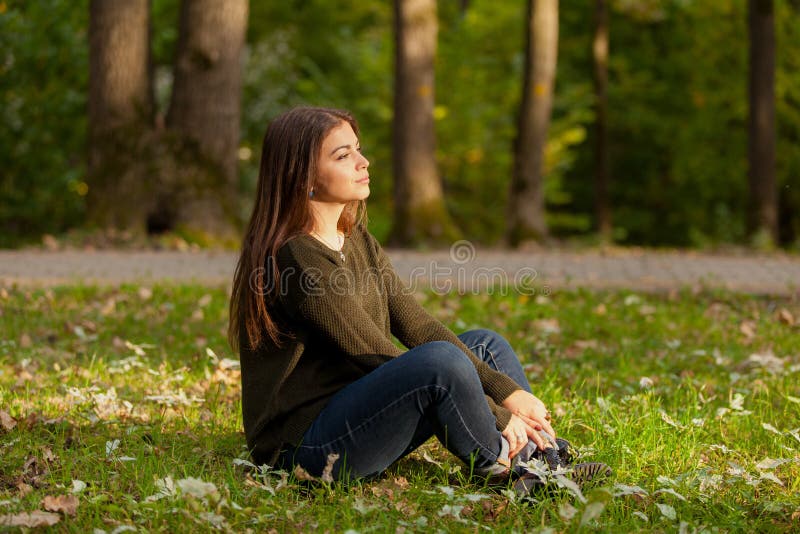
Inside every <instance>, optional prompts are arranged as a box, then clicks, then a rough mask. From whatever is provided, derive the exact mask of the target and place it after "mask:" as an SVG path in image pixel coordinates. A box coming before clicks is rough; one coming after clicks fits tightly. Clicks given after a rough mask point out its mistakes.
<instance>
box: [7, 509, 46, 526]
mask: <svg viewBox="0 0 800 534" xmlns="http://www.w3.org/2000/svg"><path fill="white" fill-rule="evenodd" d="M59 521H61V516H60V515H58V514H53V513H50V512H42V511H41V510H36V511H35V512H30V513H28V512H22V513H19V514H9V515H0V525H2V526H4V527H28V528H34V527H51V526H53V525H55V524H56V523H58V522H59Z"/></svg>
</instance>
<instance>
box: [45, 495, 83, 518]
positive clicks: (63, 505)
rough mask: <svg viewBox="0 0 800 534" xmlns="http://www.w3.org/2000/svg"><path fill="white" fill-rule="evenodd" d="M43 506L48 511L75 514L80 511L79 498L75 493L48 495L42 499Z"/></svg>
mask: <svg viewBox="0 0 800 534" xmlns="http://www.w3.org/2000/svg"><path fill="white" fill-rule="evenodd" d="M42 508H44V509H45V510H47V511H48V512H61V513H63V514H65V515H75V514H76V513H77V511H78V498H77V497H76V496H75V495H59V496H57V497H53V496H52V495H47V496H46V497H45V498H44V499H42Z"/></svg>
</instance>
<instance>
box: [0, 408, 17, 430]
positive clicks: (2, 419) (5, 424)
mask: <svg viewBox="0 0 800 534" xmlns="http://www.w3.org/2000/svg"><path fill="white" fill-rule="evenodd" d="M15 426H17V420H16V419H14V418H13V417H11V416H10V415H8V412H6V411H4V410H0V428H2V429H3V430H5V431H6V432H11V431H12V430H13V429H14V427H15Z"/></svg>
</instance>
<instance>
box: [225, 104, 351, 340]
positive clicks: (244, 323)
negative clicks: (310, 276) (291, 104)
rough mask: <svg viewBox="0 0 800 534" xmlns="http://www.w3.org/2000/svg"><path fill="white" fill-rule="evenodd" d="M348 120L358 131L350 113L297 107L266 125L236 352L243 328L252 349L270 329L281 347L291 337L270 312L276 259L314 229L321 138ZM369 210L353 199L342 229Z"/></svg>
mask: <svg viewBox="0 0 800 534" xmlns="http://www.w3.org/2000/svg"><path fill="white" fill-rule="evenodd" d="M343 122H347V123H349V124H350V126H351V127H352V128H353V131H354V132H355V134H356V135H358V124H357V123H356V120H355V119H354V118H353V116H352V115H350V113H348V112H347V111H343V110H338V109H328V108H316V107H299V108H294V109H292V110H289V111H287V112H285V113H283V114H282V115H280V116H278V117H277V118H275V119H274V120H273V121H272V122H271V123H270V124H269V126H268V127H267V133H266V134H265V135H264V143H263V145H262V148H261V165H260V168H259V173H258V186H257V188H256V199H255V205H254V206H253V213H252V214H251V215H250V222H249V223H248V224H247V229H246V230H245V234H244V238H243V239H242V253H241V255H240V256H239V262H238V263H237V265H236V272H235V273H234V276H233V288H232V292H231V302H230V322H229V323H228V341H229V342H230V344H231V346H232V347H233V348H234V350H237V349H239V348H240V347H239V337H240V335H242V334H244V331H243V329H245V330H246V334H247V342H248V343H249V345H250V347H251V348H256V347H257V346H258V345H259V344H260V343H261V342H262V341H263V340H264V334H265V333H266V334H267V335H268V336H269V338H270V339H271V340H272V341H273V342H274V343H275V344H276V345H280V344H281V338H282V337H283V336H284V335H289V336H291V332H281V330H280V325H278V324H277V323H276V321H275V318H274V317H272V316H271V315H270V312H269V304H270V303H271V302H272V301H273V300H274V299H275V297H276V292H277V289H278V286H279V284H277V283H273V281H277V280H280V273H279V272H278V266H277V263H276V262H275V261H274V258H276V254H277V252H278V250H279V249H280V248H281V246H283V244H284V243H286V242H287V241H288V240H289V239H291V238H292V237H295V236H297V235H299V234H302V233H305V232H309V231H310V230H311V229H312V225H313V219H312V216H311V205H310V204H309V193H310V192H311V190H312V188H313V187H314V181H315V179H316V175H317V160H318V157H319V154H320V151H321V149H322V142H323V140H324V139H325V137H327V135H328V133H329V132H330V131H331V130H332V129H334V128H335V127H336V126H339V125H340V124H342V123H343ZM364 214H365V208H364V201H352V202H350V203H348V205H347V206H345V209H344V211H343V212H342V215H341V217H340V218H339V222H338V227H339V229H340V230H342V231H344V232H345V233H349V232H350V231H351V230H352V229H353V227H354V226H355V225H356V224H357V223H358V222H360V221H361V220H363V217H364Z"/></svg>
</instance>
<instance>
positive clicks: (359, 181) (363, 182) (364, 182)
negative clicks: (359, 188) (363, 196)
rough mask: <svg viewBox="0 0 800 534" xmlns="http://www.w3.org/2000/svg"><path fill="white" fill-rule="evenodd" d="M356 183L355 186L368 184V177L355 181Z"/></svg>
mask: <svg viewBox="0 0 800 534" xmlns="http://www.w3.org/2000/svg"><path fill="white" fill-rule="evenodd" d="M356 183H357V184H368V183H369V176H367V177H366V178H362V179H360V180H356Z"/></svg>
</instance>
